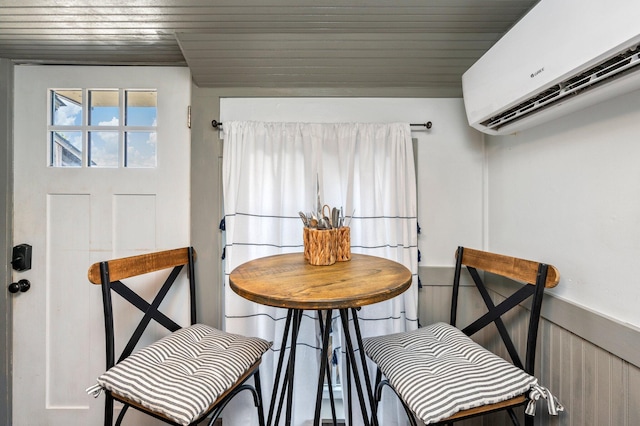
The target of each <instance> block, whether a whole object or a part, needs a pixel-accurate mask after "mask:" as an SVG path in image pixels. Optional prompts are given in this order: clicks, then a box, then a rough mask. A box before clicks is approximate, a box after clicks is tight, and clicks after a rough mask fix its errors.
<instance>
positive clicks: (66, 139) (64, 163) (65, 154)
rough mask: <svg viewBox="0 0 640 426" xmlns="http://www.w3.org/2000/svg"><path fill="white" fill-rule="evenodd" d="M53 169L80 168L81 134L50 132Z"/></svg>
mask: <svg viewBox="0 0 640 426" xmlns="http://www.w3.org/2000/svg"><path fill="white" fill-rule="evenodd" d="M50 139H51V161H50V165H51V166H53V167H82V132H51V133H50Z"/></svg>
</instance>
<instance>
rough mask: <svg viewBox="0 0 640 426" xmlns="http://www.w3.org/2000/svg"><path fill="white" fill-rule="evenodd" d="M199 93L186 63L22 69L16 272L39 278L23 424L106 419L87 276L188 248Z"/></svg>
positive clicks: (18, 82) (22, 359) (18, 378)
mask: <svg viewBox="0 0 640 426" xmlns="http://www.w3.org/2000/svg"><path fill="white" fill-rule="evenodd" d="M190 90H191V79H190V74H189V70H188V69H187V68H170V67H163V68H153V67H69V66H60V67H58V66H17V67H16V71H15V122H14V129H15V144H14V160H15V167H14V168H15V172H14V190H15V196H14V226H15V229H14V238H15V243H16V244H20V243H28V244H30V245H31V246H32V247H33V259H32V269H31V270H29V271H24V272H14V276H13V278H14V281H16V280H19V279H23V278H24V279H28V280H29V281H30V282H31V288H30V290H29V291H27V292H24V293H19V294H17V295H16V297H15V298H14V301H13V312H14V331H13V335H14V342H13V350H14V352H13V365H14V371H13V380H14V385H13V419H14V425H16V426H25V425H99V424H102V422H103V401H104V399H103V398H104V396H101V397H99V398H97V399H94V398H92V397H91V396H89V395H87V393H86V392H85V389H86V388H87V387H88V386H90V385H92V384H95V379H96V377H97V376H98V374H100V373H101V372H102V371H103V370H104V366H105V355H104V337H103V336H104V323H103V317H102V305H101V295H100V288H99V286H94V285H90V284H89V282H88V280H87V269H88V268H89V266H90V265H91V264H92V263H94V262H97V261H101V260H105V259H110V258H113V257H119V256H124V255H133V254H140V253H145V252H149V251H153V250H156V249H165V248H173V247H179V246H186V245H188V244H189V200H190V197H189V164H190V148H189V147H190V132H189V129H188V126H187V108H188V105H189V101H190ZM154 99H155V102H157V103H156V109H155V111H154V109H153V106H152V105H153V102H154ZM136 108H138V109H137V110H136ZM140 111H143V112H145V113H144V114H143V113H139V112H140ZM154 112H155V113H156V116H155V117H153V114H154ZM149 113H150V114H149ZM138 116H139V117H142V116H144V117H146V118H144V119H143V118H140V119H139V120H141V121H136V120H138V119H137V118H136V117H138ZM150 116H151V117H152V118H151V119H149V117H150ZM145 120H146V122H145ZM123 125H125V127H123ZM127 125H130V127H126V126H127ZM92 126H94V127H92ZM95 126H100V127H95ZM140 153H142V154H141V156H138V154H140ZM116 326H117V323H116ZM125 423H126V424H142V423H141V421H140V420H136V419H134V420H131V419H130V421H125Z"/></svg>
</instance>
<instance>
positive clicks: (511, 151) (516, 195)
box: [486, 91, 640, 327]
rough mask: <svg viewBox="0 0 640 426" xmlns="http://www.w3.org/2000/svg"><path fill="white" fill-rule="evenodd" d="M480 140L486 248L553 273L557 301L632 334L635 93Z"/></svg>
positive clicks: (638, 105) (637, 257)
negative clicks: (545, 265)
mask: <svg viewBox="0 0 640 426" xmlns="http://www.w3.org/2000/svg"><path fill="white" fill-rule="evenodd" d="M486 139H487V144H486V150H487V158H488V190H487V194H488V225H487V226H488V228H487V231H486V232H487V239H488V240H487V242H488V246H489V248H490V249H491V250H493V251H497V252H504V253H510V254H514V255H518V256H521V257H528V258H532V259H536V260H543V261H547V262H549V263H552V264H554V265H555V266H557V267H558V269H559V271H560V274H561V281H560V284H559V286H558V287H557V288H556V289H553V290H552V291H553V292H554V293H555V294H556V295H558V296H559V297H562V298H565V299H567V300H569V301H571V302H573V303H576V304H578V305H582V306H584V307H586V308H588V309H590V310H593V311H596V312H598V313H601V314H604V315H606V316H609V317H612V318H614V319H617V320H619V321H621V322H627V323H630V324H632V325H634V326H637V327H640V308H639V304H640V285H639V284H640V274H639V273H640V270H639V268H638V264H639V263H640V164H639V160H640V91H636V92H633V93H630V94H627V95H625V96H623V97H619V98H617V99H614V100H611V101H608V102H605V103H601V104H599V105H596V106H593V107H591V108H589V109H586V110H583V111H579V112H577V113H574V114H572V115H570V116H567V117H564V118H561V119H558V120H556V121H553V122H550V123H547V124H543V125H541V126H538V127H535V128H533V129H529V130H527V131H523V132H521V133H519V134H517V135H512V136H502V137H487V138H486Z"/></svg>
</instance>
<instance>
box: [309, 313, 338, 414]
mask: <svg viewBox="0 0 640 426" xmlns="http://www.w3.org/2000/svg"><path fill="white" fill-rule="evenodd" d="M318 315H319V318H318V320H319V321H320V327H321V331H322V350H321V351H320V372H319V373H318V389H317V390H316V411H315V414H314V416H313V425H314V426H319V425H320V410H321V408H322V389H323V387H324V378H325V376H326V377H328V378H329V386H331V373H330V372H329V368H330V366H329V365H328V362H327V358H328V351H329V335H330V334H331V309H329V310H328V311H327V319H326V323H325V326H324V327H322V313H321V312H318ZM332 395H333V392H332ZM332 399H333V398H332ZM334 423H335V409H334Z"/></svg>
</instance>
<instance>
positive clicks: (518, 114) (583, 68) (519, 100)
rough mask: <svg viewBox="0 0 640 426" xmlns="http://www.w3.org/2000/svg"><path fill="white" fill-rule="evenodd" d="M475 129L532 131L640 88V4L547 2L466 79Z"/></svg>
mask: <svg viewBox="0 0 640 426" xmlns="http://www.w3.org/2000/svg"><path fill="white" fill-rule="evenodd" d="M462 89H463V93H464V103H465V108H466V110H467V118H468V120H469V124H470V125H471V126H473V127H475V128H476V129H478V130H480V131H482V132H485V133H489V134H507V133H514V132H516V131H519V130H523V129H526V128H528V127H532V126H534V125H537V124H540V123H542V122H545V121H548V120H551V119H555V118H557V117H560V116H562V115H564V114H567V113H569V112H573V111H576V110H578V109H580V108H584V107H586V106H589V105H593V104H594V103H596V102H600V101H603V100H605V99H608V98H611V97H613V96H616V95H618V94H622V93H627V92H630V91H633V90H636V89H640V0H588V1H585V0H541V1H540V2H539V3H538V4H537V5H536V6H534V7H533V8H532V9H531V10H530V11H529V13H527V15H525V16H524V17H523V18H522V19H521V20H520V21H519V22H518V23H517V24H516V25H514V26H513V28H512V29H511V30H509V31H508V32H507V33H506V34H505V35H504V36H503V37H502V38H501V39H500V40H499V41H498V42H497V43H496V44H495V45H494V46H493V47H492V48H491V49H489V51H488V52H487V53H486V54H485V55H484V56H482V57H481V58H480V59H479V60H478V61H477V62H476V63H475V64H474V65H473V66H471V68H469V70H467V72H465V73H464V75H463V76H462Z"/></svg>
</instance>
